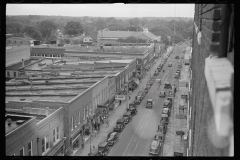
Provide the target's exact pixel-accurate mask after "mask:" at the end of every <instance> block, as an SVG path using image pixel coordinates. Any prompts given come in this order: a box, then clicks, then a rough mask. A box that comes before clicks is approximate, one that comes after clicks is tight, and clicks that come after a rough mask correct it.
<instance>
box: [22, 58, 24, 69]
mask: <svg viewBox="0 0 240 160" xmlns="http://www.w3.org/2000/svg"><path fill="white" fill-rule="evenodd" d="M22 67H24V60H23V59H22Z"/></svg>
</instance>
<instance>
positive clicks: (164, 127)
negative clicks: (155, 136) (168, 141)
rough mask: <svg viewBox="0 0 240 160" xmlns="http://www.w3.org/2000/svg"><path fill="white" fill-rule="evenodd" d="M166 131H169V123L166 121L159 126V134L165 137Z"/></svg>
mask: <svg viewBox="0 0 240 160" xmlns="http://www.w3.org/2000/svg"><path fill="white" fill-rule="evenodd" d="M166 131H167V123H166V121H165V122H164V121H163V122H162V123H159V124H158V132H160V133H162V134H163V135H164V134H166Z"/></svg>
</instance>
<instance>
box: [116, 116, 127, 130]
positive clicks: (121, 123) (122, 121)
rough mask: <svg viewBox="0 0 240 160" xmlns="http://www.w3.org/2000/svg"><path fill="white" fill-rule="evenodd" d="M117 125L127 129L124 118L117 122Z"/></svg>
mask: <svg viewBox="0 0 240 160" xmlns="http://www.w3.org/2000/svg"><path fill="white" fill-rule="evenodd" d="M116 124H120V125H122V126H123V128H124V127H125V122H124V120H123V119H122V118H120V119H118V120H117V121H116Z"/></svg>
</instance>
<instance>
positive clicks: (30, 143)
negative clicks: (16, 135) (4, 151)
mask: <svg viewBox="0 0 240 160" xmlns="http://www.w3.org/2000/svg"><path fill="white" fill-rule="evenodd" d="M29 143H30V145H31V148H30V149H29ZM29 143H28V156H32V155H33V153H32V141H30V142H29ZM29 151H31V154H30V155H29Z"/></svg>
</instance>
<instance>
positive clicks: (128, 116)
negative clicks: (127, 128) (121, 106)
mask: <svg viewBox="0 0 240 160" xmlns="http://www.w3.org/2000/svg"><path fill="white" fill-rule="evenodd" d="M123 118H124V119H126V120H127V123H129V122H130V121H131V120H132V115H131V112H129V111H128V112H126V113H124V115H123Z"/></svg>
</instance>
